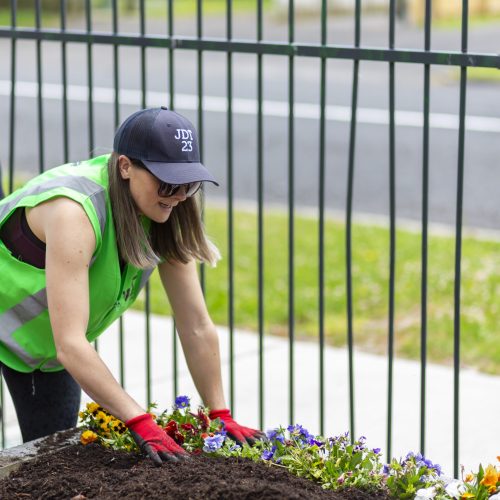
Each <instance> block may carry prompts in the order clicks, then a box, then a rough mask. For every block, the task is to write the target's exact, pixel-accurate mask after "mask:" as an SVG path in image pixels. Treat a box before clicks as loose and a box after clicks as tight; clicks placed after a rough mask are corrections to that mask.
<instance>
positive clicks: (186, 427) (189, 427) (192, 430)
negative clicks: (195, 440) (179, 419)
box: [181, 424, 196, 436]
mask: <svg viewBox="0 0 500 500" xmlns="http://www.w3.org/2000/svg"><path fill="white" fill-rule="evenodd" d="M181 429H183V430H185V431H186V432H188V433H189V434H192V435H193V436H194V435H195V434H196V428H195V426H194V425H193V424H181Z"/></svg>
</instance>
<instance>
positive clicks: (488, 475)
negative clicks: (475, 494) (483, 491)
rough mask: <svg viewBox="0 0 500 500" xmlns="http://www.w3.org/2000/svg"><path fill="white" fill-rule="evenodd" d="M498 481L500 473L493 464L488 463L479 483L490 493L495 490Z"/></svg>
mask: <svg viewBox="0 0 500 500" xmlns="http://www.w3.org/2000/svg"><path fill="white" fill-rule="evenodd" d="M498 481H500V474H498V473H497V470H496V468H495V467H494V466H493V465H491V464H490V465H488V467H486V470H485V471H484V477H483V479H481V484H483V485H484V486H486V487H487V488H488V491H489V492H490V493H493V492H494V491H495V490H496V487H497V482H498Z"/></svg>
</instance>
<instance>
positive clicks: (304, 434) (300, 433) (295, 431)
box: [287, 424, 314, 439]
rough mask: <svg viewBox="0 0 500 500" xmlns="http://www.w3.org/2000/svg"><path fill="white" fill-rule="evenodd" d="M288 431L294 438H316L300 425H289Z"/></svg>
mask: <svg viewBox="0 0 500 500" xmlns="http://www.w3.org/2000/svg"><path fill="white" fill-rule="evenodd" d="M287 431H288V432H289V433H290V434H291V435H292V436H297V437H301V438H302V439H309V438H311V437H314V436H313V435H312V434H310V433H309V431H308V430H307V429H305V428H304V427H302V426H301V425H300V424H295V425H289V426H288V427H287Z"/></svg>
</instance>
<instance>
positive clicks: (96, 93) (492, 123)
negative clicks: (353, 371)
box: [0, 80, 500, 133]
mask: <svg viewBox="0 0 500 500" xmlns="http://www.w3.org/2000/svg"><path fill="white" fill-rule="evenodd" d="M10 92H11V83H10V82H9V81H6V80H0V96H10ZM15 95H16V97H24V98H36V97H37V96H38V84H37V83H36V82H22V81H18V82H16V84H15ZM88 95H89V94H88V87H87V86H85V85H68V86H67V97H68V100H70V101H80V102H87V100H88ZM42 97H43V98H44V99H56V100H61V99H62V97H63V87H62V85H60V84H54V83H43V84H42ZM92 99H93V102H95V103H96V104H111V103H113V102H114V100H115V91H114V89H113V88H111V87H94V88H93V92H92ZM141 101H142V92H141V91H139V90H127V89H121V90H119V102H120V103H121V104H127V105H131V106H138V107H139V106H140V105H141ZM146 102H147V103H148V105H149V106H158V105H160V104H168V103H169V102H170V96H169V94H168V93H167V92H154V91H148V92H147V93H146ZM202 102H203V109H204V111H209V112H214V113H226V112H227V108H228V102H227V99H226V98H225V97H217V96H207V95H205V96H203V99H202ZM174 104H175V108H176V109H180V110H196V109H198V96H197V95H192V94H181V93H179V94H177V93H176V94H175V97H174ZM232 109H233V113H236V114H242V115H256V114H257V101H256V100H255V99H246V98H239V97H238V98H233V102H232ZM262 111H263V114H264V115H265V116H269V117H278V118H288V116H289V108H288V103H287V102H284V101H273V100H267V99H266V100H264V101H263V103H262ZM293 112H294V116H295V118H298V119H306V120H307V119H310V120H318V119H319V117H320V108H319V105H318V104H312V103H304V102H297V103H295V105H294V110H293ZM325 117H326V119H327V120H329V121H337V122H344V123H349V122H350V121H351V108H350V107H349V106H332V105H328V106H326V109H325ZM395 122H396V125H397V126H400V127H417V128H421V127H423V124H424V115H423V113H421V112H420V111H402V110H396V112H395ZM357 123H363V124H371V125H387V124H388V123H389V111H388V110H387V109H380V108H362V107H359V108H358V110H357ZM429 125H430V127H431V128H435V129H443V130H458V126H459V117H458V115H454V114H451V113H430V114H429ZM465 127H466V129H467V130H468V131H471V132H490V133H499V132H500V118H496V117H490V116H473V115H467V116H466V118H465Z"/></svg>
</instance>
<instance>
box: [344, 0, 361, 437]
mask: <svg viewBox="0 0 500 500" xmlns="http://www.w3.org/2000/svg"><path fill="white" fill-rule="evenodd" d="M354 23H355V26H354V46H355V47H359V46H360V41H361V0H356V6H355V20H354ZM358 86H359V60H358V59H355V60H354V66H353V76H352V98H351V127H350V132H349V168H348V174H347V200H346V224H345V226H346V288H347V290H346V295H347V297H346V299H347V300H346V301H347V347H348V361H349V368H348V369H349V418H350V432H351V440H353V439H354V433H355V427H354V421H355V420H354V359H353V347H354V332H353V325H352V316H353V304H352V198H353V189H354V155H355V152H356V119H357V111H358Z"/></svg>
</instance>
